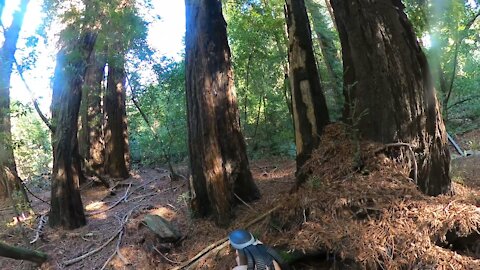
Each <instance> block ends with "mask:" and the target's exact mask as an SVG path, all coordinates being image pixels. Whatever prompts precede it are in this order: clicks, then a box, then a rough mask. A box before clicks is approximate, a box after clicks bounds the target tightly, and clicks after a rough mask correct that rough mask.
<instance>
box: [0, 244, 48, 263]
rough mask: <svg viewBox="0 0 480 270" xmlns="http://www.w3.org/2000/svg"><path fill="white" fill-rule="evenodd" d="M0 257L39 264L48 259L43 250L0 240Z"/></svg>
mask: <svg viewBox="0 0 480 270" xmlns="http://www.w3.org/2000/svg"><path fill="white" fill-rule="evenodd" d="M0 257H7V258H12V259H15V260H27V261H31V262H35V263H39V264H42V263H43V262H45V261H46V260H47V259H48V256H47V254H45V253H43V252H40V251H35V250H30V249H25V248H21V247H14V246H9V245H7V244H5V243H3V242H1V241H0Z"/></svg>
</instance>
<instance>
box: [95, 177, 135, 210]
mask: <svg viewBox="0 0 480 270" xmlns="http://www.w3.org/2000/svg"><path fill="white" fill-rule="evenodd" d="M131 187H132V183H130V184H129V185H128V188H127V191H125V195H123V196H122V197H121V198H120V199H119V200H117V201H116V202H114V203H113V204H112V205H110V206H109V207H107V208H106V209H103V210H99V211H95V212H93V213H88V214H87V216H95V215H98V214H101V213H104V212H106V211H108V210H110V209H112V208H114V207H115V206H117V205H119V204H120V203H121V202H122V201H125V200H126V199H127V198H128V196H130V194H131V193H128V192H129V191H130V188H131Z"/></svg>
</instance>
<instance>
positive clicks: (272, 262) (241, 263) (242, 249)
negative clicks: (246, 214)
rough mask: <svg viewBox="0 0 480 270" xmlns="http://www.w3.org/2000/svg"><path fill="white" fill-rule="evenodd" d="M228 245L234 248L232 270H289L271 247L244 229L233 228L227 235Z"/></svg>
mask: <svg viewBox="0 0 480 270" xmlns="http://www.w3.org/2000/svg"><path fill="white" fill-rule="evenodd" d="M228 239H229V240H230V245H231V246H232V247H233V248H234V249H235V250H236V251H235V254H236V256H237V257H236V259H235V260H236V262H237V266H235V267H234V268H233V269H232V270H289V269H290V267H289V266H288V265H287V264H285V263H284V262H283V260H282V258H281V257H280V256H279V255H278V253H277V252H275V251H274V250H273V249H272V248H270V247H268V246H266V245H264V244H263V243H262V242H260V241H258V240H257V239H255V237H253V235H252V234H251V233H249V232H247V231H245V230H235V231H233V232H231V233H230V234H229V235H228Z"/></svg>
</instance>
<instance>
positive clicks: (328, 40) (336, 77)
mask: <svg viewBox="0 0 480 270" xmlns="http://www.w3.org/2000/svg"><path fill="white" fill-rule="evenodd" d="M305 4H306V5H307V9H308V11H309V12H310V14H311V17H312V23H313V29H314V31H315V34H316V36H317V40H318V44H319V45H320V49H321V50H322V55H323V60H324V62H325V66H326V67H327V72H328V76H329V77H330V82H331V83H330V84H331V88H332V90H333V91H332V92H333V94H334V97H335V100H336V102H337V106H338V107H339V108H340V107H342V106H343V87H342V74H341V66H342V64H341V62H340V59H339V58H338V57H337V48H335V44H334V36H335V34H334V33H333V31H332V30H331V29H330V28H329V26H328V23H327V20H326V19H325V18H324V16H323V14H322V13H321V8H322V7H321V6H320V5H319V4H318V3H316V2H315V1H314V0H306V1H305Z"/></svg>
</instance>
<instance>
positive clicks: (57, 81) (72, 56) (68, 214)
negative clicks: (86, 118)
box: [49, 32, 96, 229]
mask: <svg viewBox="0 0 480 270" xmlns="http://www.w3.org/2000/svg"><path fill="white" fill-rule="evenodd" d="M95 38H96V35H95V34H92V33H91V32H89V33H87V34H84V35H82V37H81V38H79V39H78V40H73V41H69V42H65V44H64V45H63V46H62V48H61V49H60V51H59V53H58V54H57V65H56V68H55V75H54V81H53V98H52V117H53V120H54V123H55V124H54V127H55V134H54V136H53V173H52V190H51V203H50V204H51V209H50V215H49V224H50V226H52V227H57V226H62V227H64V228H67V229H74V228H78V227H81V226H83V225H85V224H86V219H85V214H84V211H83V204H82V199H81V196H80V189H79V182H80V175H81V168H80V166H79V164H80V160H79V154H78V140H77V132H78V115H79V110H80V102H81V99H82V87H83V78H84V76H85V72H86V69H87V62H88V58H89V57H90V54H91V53H92V51H93V46H94V43H95Z"/></svg>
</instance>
